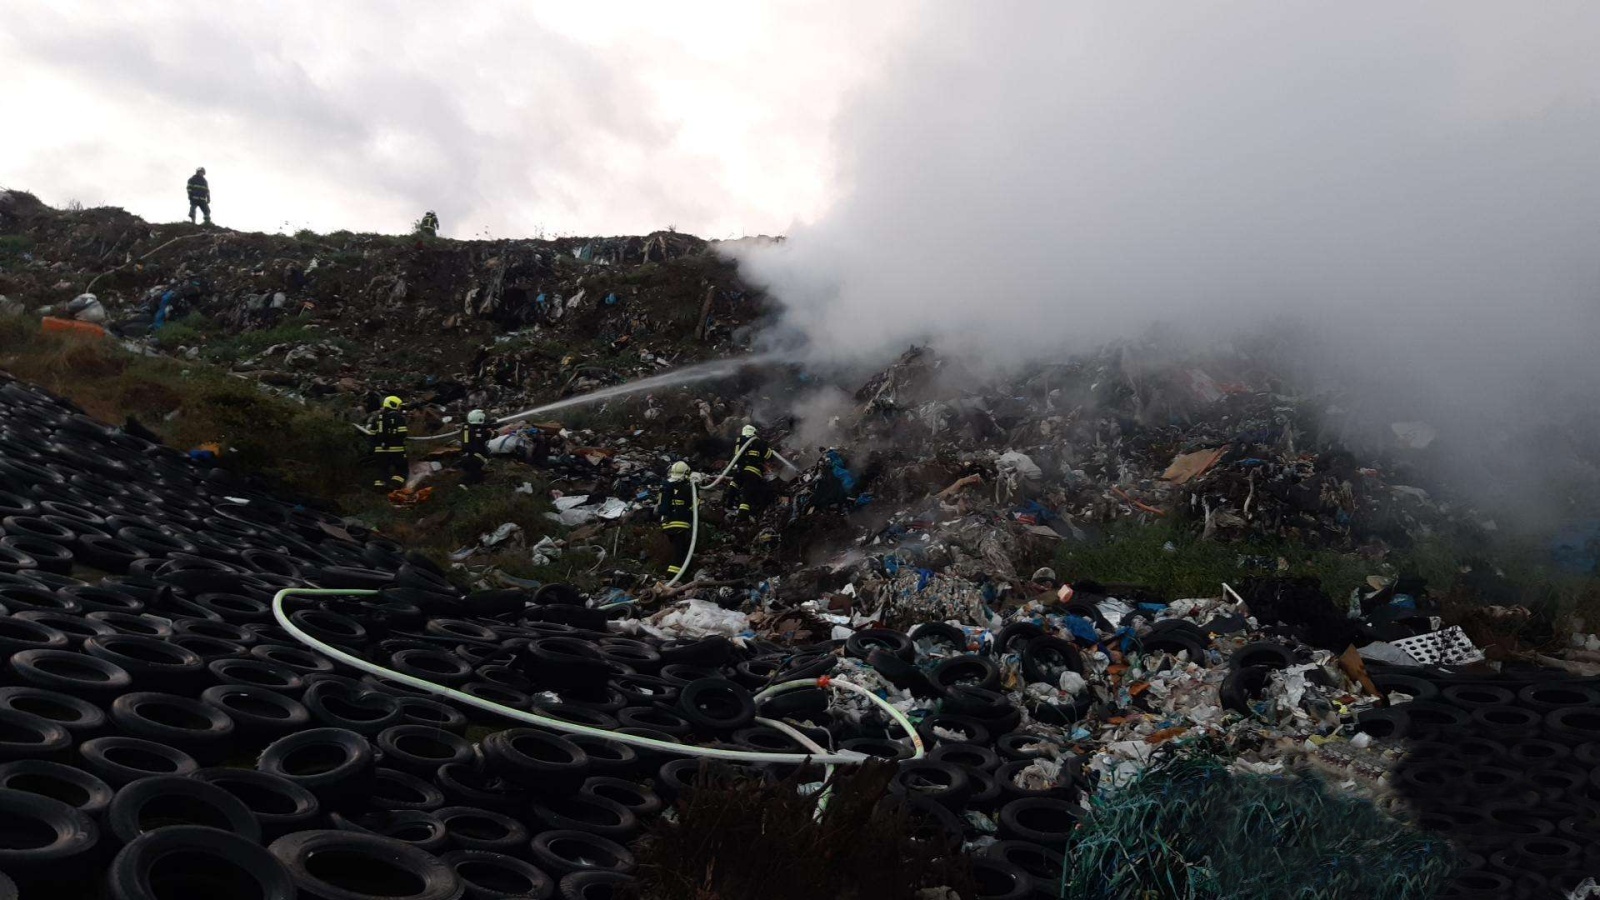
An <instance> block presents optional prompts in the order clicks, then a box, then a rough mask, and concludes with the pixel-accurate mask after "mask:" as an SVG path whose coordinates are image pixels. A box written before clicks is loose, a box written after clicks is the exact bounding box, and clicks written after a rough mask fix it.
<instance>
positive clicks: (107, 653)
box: [83, 634, 205, 691]
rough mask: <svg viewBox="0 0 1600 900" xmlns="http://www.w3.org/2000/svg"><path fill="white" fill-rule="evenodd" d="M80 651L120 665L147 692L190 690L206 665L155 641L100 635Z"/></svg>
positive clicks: (160, 641)
mask: <svg viewBox="0 0 1600 900" xmlns="http://www.w3.org/2000/svg"><path fill="white" fill-rule="evenodd" d="M83 649H84V652H85V653H87V654H89V655H90V656H94V657H97V658H99V659H103V660H106V661H107V662H111V663H115V664H116V665H118V666H121V667H122V669H123V671H125V672H127V673H128V674H129V675H131V676H132V677H133V680H134V684H135V685H136V686H138V687H140V688H142V689H144V690H147V691H161V690H171V691H182V690H185V689H188V688H191V687H193V686H194V685H195V684H196V683H197V678H198V677H201V673H202V672H204V671H205V663H204V662H202V661H201V659H200V657H199V656H198V655H196V654H195V653H194V652H193V651H191V650H185V649H184V648H182V647H179V646H177V645H176V644H169V643H167V642H166V641H163V640H159V639H157V638H148V637H136V636H134V635H131V634H117V635H99V636H96V637H92V638H89V639H88V640H86V641H84V642H83Z"/></svg>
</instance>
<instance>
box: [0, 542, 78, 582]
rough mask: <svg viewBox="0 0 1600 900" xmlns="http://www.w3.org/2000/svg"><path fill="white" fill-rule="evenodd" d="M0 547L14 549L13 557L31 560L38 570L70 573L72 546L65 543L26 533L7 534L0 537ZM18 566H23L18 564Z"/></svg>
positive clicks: (62, 573) (63, 573)
mask: <svg viewBox="0 0 1600 900" xmlns="http://www.w3.org/2000/svg"><path fill="white" fill-rule="evenodd" d="M0 547H3V548H9V549H10V550H12V551H15V553H14V554H13V557H12V558H13V559H16V558H17V556H21V557H22V558H25V559H30V560H32V561H33V566H31V567H28V568H34V569H37V570H38V571H40V572H53V573H55V574H57V575H70V574H72V560H73V556H72V548H70V547H68V546H66V545H65V544H57V543H53V542H51V541H47V540H44V539H43V538H37V537H30V536H28V535H18V534H7V535H5V536H4V537H0ZM19 568H23V567H21V566H19Z"/></svg>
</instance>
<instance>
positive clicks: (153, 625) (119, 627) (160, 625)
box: [83, 610, 172, 640]
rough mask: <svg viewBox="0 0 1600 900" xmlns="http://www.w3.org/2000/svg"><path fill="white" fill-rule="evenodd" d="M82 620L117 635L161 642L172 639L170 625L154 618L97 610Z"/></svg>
mask: <svg viewBox="0 0 1600 900" xmlns="http://www.w3.org/2000/svg"><path fill="white" fill-rule="evenodd" d="M83 620H84V621H86V622H98V623H99V624H101V625H104V626H106V627H108V628H110V629H111V630H112V631H113V632H115V633H117V634H134V635H138V636H140V637H152V638H160V639H162V640H168V639H170V638H171V637H172V626H171V625H169V624H167V623H166V622H163V621H162V620H160V619H157V618H154V617H149V616H141V615H136V614H134V613H123V612H108V611H105V610H99V611H96V612H91V613H88V614H86V615H84V617H83Z"/></svg>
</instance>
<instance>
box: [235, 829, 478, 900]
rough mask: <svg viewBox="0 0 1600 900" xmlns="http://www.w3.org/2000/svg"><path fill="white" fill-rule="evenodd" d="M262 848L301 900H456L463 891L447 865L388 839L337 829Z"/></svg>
mask: <svg viewBox="0 0 1600 900" xmlns="http://www.w3.org/2000/svg"><path fill="white" fill-rule="evenodd" d="M267 849H268V850H269V851H270V852H271V853H272V855H273V856H274V857H276V858H277V860H278V862H280V863H282V864H283V866H284V868H285V869H287V870H288V872H289V877H290V878H291V879H293V881H294V884H295V886H296V887H297V888H299V890H300V898H301V900H376V898H379V897H395V898H398V897H404V898H405V900H457V898H459V897H461V896H462V893H463V888H462V885H461V880H460V879H459V878H457V877H456V874H455V872H454V871H453V870H452V869H451V868H450V867H449V866H448V865H445V864H444V863H443V862H441V861H440V860H439V859H437V858H436V857H434V856H433V855H432V854H429V853H425V852H423V851H421V850H418V849H417V848H415V847H412V846H411V845H409V844H407V843H405V842H404V841H397V840H394V839H393V838H384V837H378V836H377V835H373V834H361V833H360V832H354V831H338V830H336V829H330V830H322V831H301V832H297V833H295V834H289V835H285V836H283V837H281V838H278V839H277V840H275V841H273V842H272V845H271V846H270V847H268V848H267ZM328 879H335V880H332V881H330V880H328ZM401 891H405V893H400V892H401Z"/></svg>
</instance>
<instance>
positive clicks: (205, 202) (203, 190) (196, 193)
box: [189, 166, 211, 225]
mask: <svg viewBox="0 0 1600 900" xmlns="http://www.w3.org/2000/svg"><path fill="white" fill-rule="evenodd" d="M196 209H199V210H200V211H201V212H202V213H205V217H206V221H205V224H207V225H210V224H211V186H210V185H208V184H206V168H205V166H201V167H200V168H198V169H195V170H194V174H193V175H191V176H189V221H190V222H193V221H194V211H195V210H196Z"/></svg>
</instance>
